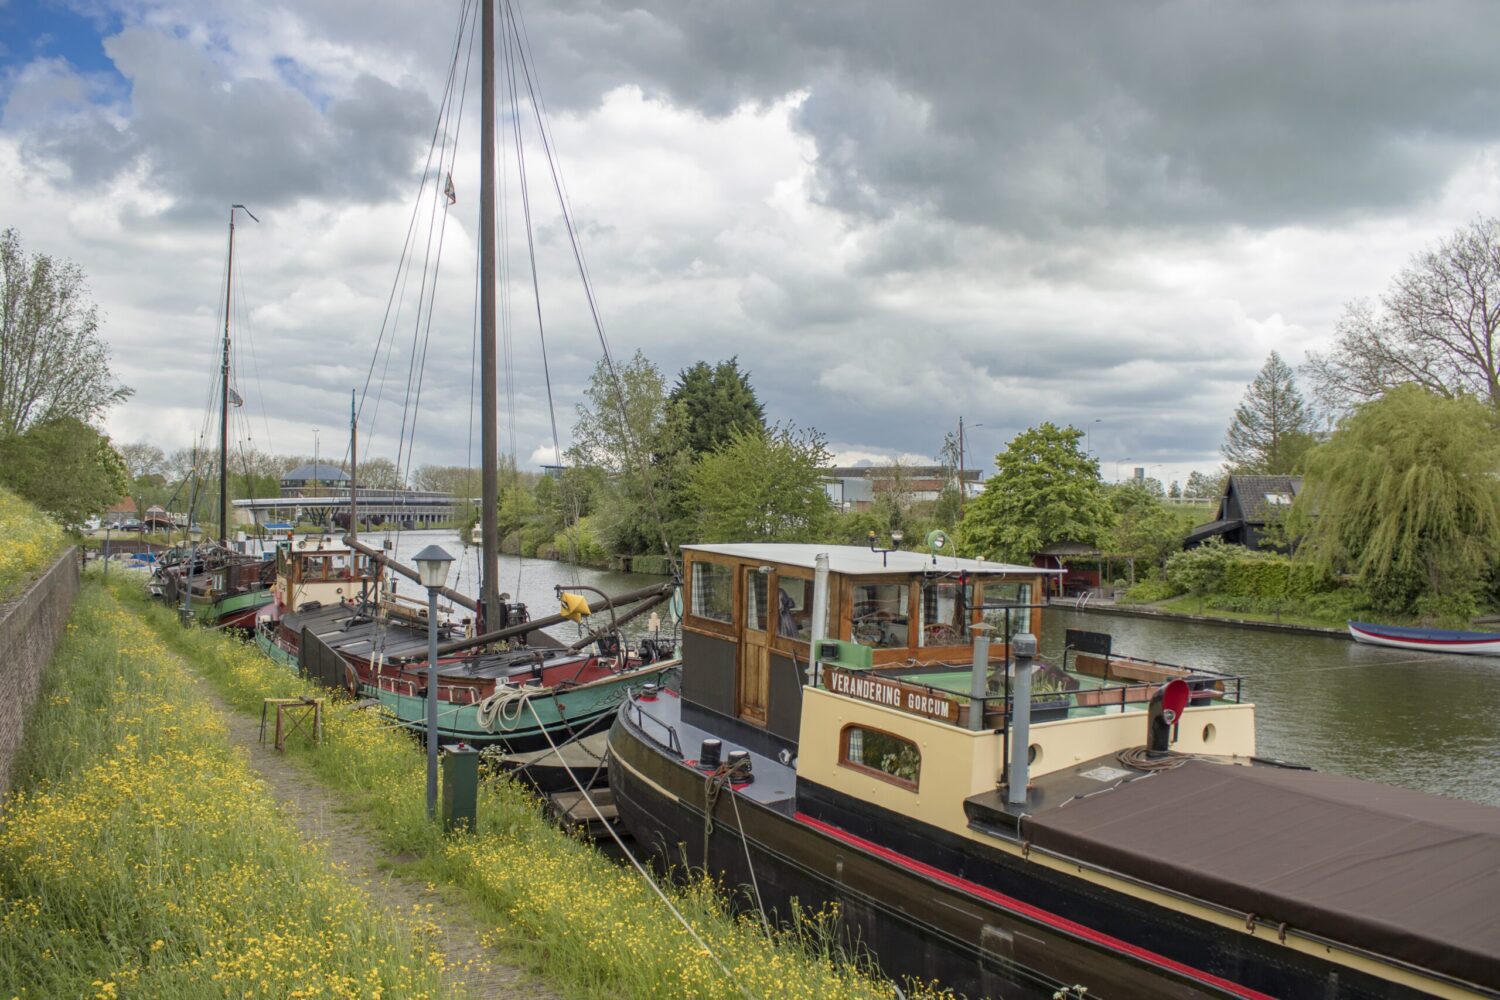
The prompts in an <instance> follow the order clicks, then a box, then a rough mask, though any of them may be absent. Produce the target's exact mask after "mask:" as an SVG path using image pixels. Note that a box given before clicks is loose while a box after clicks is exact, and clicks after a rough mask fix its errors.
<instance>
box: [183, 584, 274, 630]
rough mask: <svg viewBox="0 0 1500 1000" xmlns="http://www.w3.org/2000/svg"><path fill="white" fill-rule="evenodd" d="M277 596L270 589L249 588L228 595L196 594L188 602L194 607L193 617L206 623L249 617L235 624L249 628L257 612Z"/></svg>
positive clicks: (211, 623) (213, 623)
mask: <svg viewBox="0 0 1500 1000" xmlns="http://www.w3.org/2000/svg"><path fill="white" fill-rule="evenodd" d="M275 596H276V595H275V594H274V593H273V592H272V591H270V590H248V591H246V592H245V593H243V594H230V595H229V596H228V597H200V596H199V595H197V594H194V595H193V596H192V597H191V598H190V600H189V602H188V604H189V607H191V608H192V611H193V618H194V619H196V620H197V621H200V622H202V623H204V624H205V625H223V624H225V623H226V622H230V621H232V620H234V619H248V621H244V620H241V621H236V622H234V624H235V625H236V626H237V627H242V628H249V627H253V626H254V624H255V612H257V611H259V610H260V609H261V608H263V607H265V606H266V605H267V604H270V603H271V601H272V600H273V599H274V598H275Z"/></svg>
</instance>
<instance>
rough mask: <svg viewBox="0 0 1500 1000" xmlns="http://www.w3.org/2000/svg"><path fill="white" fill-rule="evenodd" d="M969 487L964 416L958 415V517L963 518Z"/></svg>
mask: <svg viewBox="0 0 1500 1000" xmlns="http://www.w3.org/2000/svg"><path fill="white" fill-rule="evenodd" d="M968 492H969V487H968V486H967V485H965V483H964V416H963V414H962V413H960V414H959V415H958V516H959V517H963V513H964V501H965V500H967V499H968V495H967V494H968Z"/></svg>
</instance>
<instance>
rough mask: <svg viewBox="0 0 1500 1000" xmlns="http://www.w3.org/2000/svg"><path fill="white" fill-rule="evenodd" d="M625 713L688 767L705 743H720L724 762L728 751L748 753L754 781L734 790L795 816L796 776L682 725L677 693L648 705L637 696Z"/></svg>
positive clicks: (703, 731) (720, 736) (716, 735)
mask: <svg viewBox="0 0 1500 1000" xmlns="http://www.w3.org/2000/svg"><path fill="white" fill-rule="evenodd" d="M625 711H626V713H627V714H626V720H627V721H628V722H630V723H631V724H632V725H634V726H636V727H637V728H639V729H640V731H641V732H642V733H644V734H645V735H646V736H647V737H648V738H649V739H651V740H652V741H654V742H656V743H657V744H658V745H660V746H662V747H664V748H666V749H668V750H669V751H671V752H675V753H676V754H679V755H680V757H679V759H681V760H682V762H683V763H684V764H687V765H688V766H689V767H695V766H696V765H697V762H698V753H699V748H700V747H701V746H702V745H703V741H704V740H705V739H717V740H722V741H723V744H724V746H723V750H722V753H721V757H720V759H721V760H724V761H727V760H728V759H729V752H730V751H731V750H749V751H750V773H751V774H752V775H754V776H755V780H754V781H752V782H750V783H749V784H748V785H735V786H734V790H735V791H736V792H738V793H739V794H740V795H741V796H742V797H744V798H746V799H749V800H750V801H752V802H758V803H760V804H761V805H764V806H768V807H770V808H772V809H775V810H777V811H778V812H783V813H785V814H786V815H788V816H790V815H792V814H793V813H795V812H796V806H797V801H796V797H797V772H796V771H795V770H794V769H793V768H792V767H791V766H790V765H788V764H783V763H782V762H781V761H779V760H777V759H775V758H774V757H767V756H766V755H764V754H761V753H757V752H755V751H754V750H750V748H749V747H746V746H741V745H739V744H736V743H732V742H730V741H729V740H728V739H725V738H724V737H723V734H720V733H711V732H709V731H708V730H706V729H700V728H698V727H697V726H695V725H693V724H692V723H690V722H684V721H683V719H682V699H681V697H680V696H679V695H678V694H677V692H675V691H670V690H664V691H662V692H661V693H660V694H659V695H658V696H657V697H656V698H655V699H654V700H651V701H647V700H645V699H643V698H641V697H640V696H639V695H635V696H632V697H631V699H630V702H629V704H628V706H627V708H626V709H625Z"/></svg>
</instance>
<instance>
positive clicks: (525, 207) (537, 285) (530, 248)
mask: <svg viewBox="0 0 1500 1000" xmlns="http://www.w3.org/2000/svg"><path fill="white" fill-rule="evenodd" d="M505 9H506V14H507V15H508V17H509V18H510V19H511V20H512V21H513V20H514V16H515V15H514V11H513V10H512V9H511V5H510V4H509V3H506V5H505ZM511 27H512V31H511V32H509V33H507V35H506V42H507V44H506V48H507V49H508V48H509V47H510V45H509V42H510V36H511V35H512V34H514V35H515V37H516V48H517V52H518V54H519V50H520V35H519V33H517V32H516V31H515V25H514V23H512V25H511ZM533 99H534V98H533ZM517 106H519V102H518V104H517ZM516 119H517V120H516V128H515V133H516V159H517V160H518V161H519V162H520V171H519V173H520V178H521V208H522V211H523V213H524V216H525V219H526V253H527V257H528V259H529V261H530V265H531V294H532V300H533V301H534V302H535V303H536V330H537V336H538V338H539V339H540V340H541V345H542V379H543V381H544V382H545V384H546V386H547V418H548V420H550V421H551V424H552V453H553V455H554V459H553V460H554V461H561V458H560V457H558V456H560V454H561V451H562V449H561V446H560V444H559V441H558V436H557V409H556V407H555V405H554V404H553V401H552V372H551V370H550V369H549V368H548V365H547V328H546V326H545V325H544V324H543V322H542V287H541V281H540V278H539V276H538V274H537V269H536V241H535V236H534V231H533V227H532V221H531V192H530V189H529V187H528V184H527V180H526V151H525V147H524V146H523V145H522V144H521V130H520V120H519V119H520V115H517V116H516ZM537 120H538V122H540V120H541V119H540V116H538V119H537ZM512 427H514V424H512ZM512 434H514V431H512ZM511 450H512V453H514V450H515V441H514V440H512V441H511Z"/></svg>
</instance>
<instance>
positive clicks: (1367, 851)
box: [964, 756, 1500, 991]
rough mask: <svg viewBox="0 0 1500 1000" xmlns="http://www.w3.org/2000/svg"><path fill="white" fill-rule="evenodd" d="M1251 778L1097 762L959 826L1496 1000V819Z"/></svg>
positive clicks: (1336, 778)
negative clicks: (1480, 990) (1362, 952)
mask: <svg viewBox="0 0 1500 1000" xmlns="http://www.w3.org/2000/svg"><path fill="white" fill-rule="evenodd" d="M1243 765H1244V762H1243V761H1241V762H1239V763H1238V764H1231V763H1229V762H1228V760H1227V759H1218V760H1214V759H1206V758H1189V759H1186V760H1184V761H1183V762H1182V763H1181V765H1180V766H1177V767H1173V768H1170V769H1168V770H1160V771H1155V772H1141V771H1137V770H1133V769H1130V768H1126V767H1123V766H1121V765H1120V763H1119V762H1118V761H1117V760H1116V759H1115V758H1114V757H1113V756H1107V757H1100V758H1096V759H1094V760H1090V761H1086V762H1084V763H1082V764H1079V765H1077V766H1076V767H1073V768H1069V769H1066V770H1064V771H1059V772H1055V773H1053V774H1048V775H1043V776H1042V777H1040V778H1038V779H1036V781H1035V784H1034V785H1033V787H1032V790H1031V793H1030V796H1029V799H1028V802H1027V803H1026V804H1025V805H1024V806H1014V805H1011V804H1010V803H1008V802H1006V801H1005V798H1004V792H1003V791H998V790H997V791H989V792H984V793H981V794H979V795H975V796H971V797H970V798H969V799H967V800H965V803H964V811H965V813H966V814H967V815H968V817H969V820H970V825H971V827H972V828H973V829H975V830H976V831H979V832H982V833H985V834H989V835H991V836H996V837H1000V838H1004V839H1008V840H1021V841H1024V842H1025V843H1026V844H1028V845H1029V847H1030V848H1031V849H1032V850H1042V851H1047V852H1049V853H1052V854H1054V855H1057V856H1060V857H1065V858H1069V859H1072V860H1076V861H1081V862H1084V863H1086V864H1090V865H1094V866H1097V867H1100V868H1104V869H1107V870H1109V871H1113V872H1117V873H1119V874H1121V875H1124V876H1126V877H1129V878H1133V879H1136V880H1139V881H1140V882H1142V883H1145V884H1148V885H1153V886H1160V887H1163V888H1165V889H1168V890H1169V891H1172V892H1176V893H1181V894H1184V895H1187V896H1190V897H1195V898H1198V899H1203V900H1212V901H1213V902H1214V903H1215V904H1216V905H1218V906H1220V907H1225V908H1228V909H1230V910H1232V911H1235V912H1238V913H1243V914H1253V915H1254V919H1256V920H1259V921H1260V922H1261V923H1263V924H1266V925H1268V926H1271V927H1280V928H1283V929H1288V928H1289V929H1294V930H1296V931H1299V932H1302V933H1311V934H1314V935H1317V936H1320V937H1324V938H1330V939H1332V940H1334V941H1339V942H1342V943H1344V944H1346V945H1351V946H1353V947H1356V948H1362V949H1366V950H1368V951H1371V952H1374V953H1376V954H1381V955H1388V956H1390V957H1392V958H1394V959H1396V960H1398V961H1404V962H1408V963H1411V964H1412V965H1415V966H1418V967H1420V968H1426V969H1431V970H1433V971H1435V972H1437V973H1439V974H1443V975H1448V976H1451V977H1453V978H1454V979H1457V980H1460V981H1463V982H1466V983H1472V984H1476V985H1479V986H1482V987H1484V988H1485V989H1487V990H1491V991H1493V990H1496V989H1497V988H1500V959H1497V958H1496V956H1497V955H1500V909H1496V907H1495V904H1494V900H1495V899H1496V898H1497V897H1500V813H1497V811H1496V810H1495V809H1492V808H1489V807H1486V806H1481V805H1476V804H1474V803H1471V802H1463V801H1460V800H1458V799H1448V798H1443V797H1441V796H1437V795H1429V794H1427V793H1425V792H1417V791H1412V790H1410V789H1404V788H1394V787H1388V786H1384V785H1374V784H1371V783H1369V782H1362V781H1356V780H1354V779H1352V778H1345V777H1342V776H1340V775H1335V774H1324V773H1321V772H1317V771H1309V770H1305V769H1298V768H1288V767H1285V766H1275V765H1273V764H1270V763H1269V762H1267V763H1266V764H1264V765H1261V764H1256V765H1255V766H1243ZM1252 816H1253V817H1255V821H1254V822H1247V817H1252Z"/></svg>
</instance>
